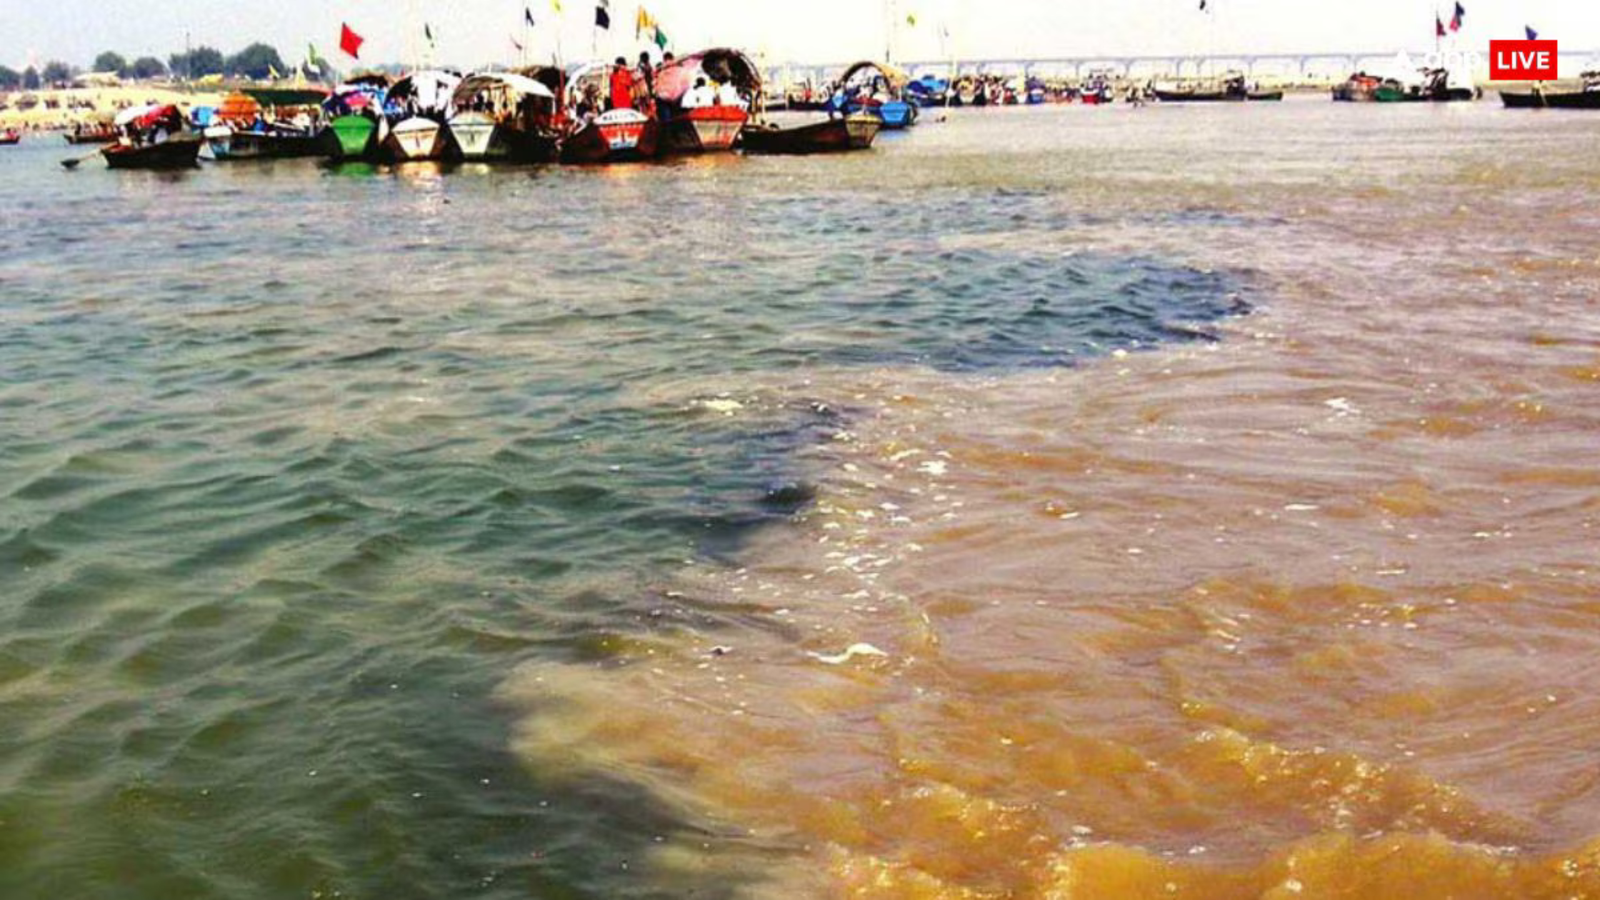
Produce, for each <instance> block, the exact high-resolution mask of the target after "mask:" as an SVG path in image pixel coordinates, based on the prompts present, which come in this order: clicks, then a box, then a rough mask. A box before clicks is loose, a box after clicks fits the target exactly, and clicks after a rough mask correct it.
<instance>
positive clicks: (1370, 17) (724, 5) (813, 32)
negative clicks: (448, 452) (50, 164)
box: [0, 0, 1600, 68]
mask: <svg viewBox="0 0 1600 900" xmlns="http://www.w3.org/2000/svg"><path fill="white" fill-rule="evenodd" d="M551 2H552V0H528V2H527V3H526V4H525V3H524V2H523V0H334V2H324V0H206V2H191V0H0V63H5V64H8V65H11V66H13V67H17V68H20V67H21V66H22V65H24V64H27V63H29V62H30V61H33V60H40V61H42V60H46V59H52V58H61V59H65V60H67V61H68V62H71V63H74V64H77V65H84V66H86V65H88V64H89V63H90V62H91V61H92V60H93V58H94V56H95V55H96V54H97V53H99V52H100V51H101V50H106V49H114V50H116V51H118V52H120V53H122V54H124V55H126V56H128V57H129V58H132V57H134V56H139V55H144V54H152V55H156V56H159V57H161V58H163V59H165V58H166V56H167V55H168V54H169V53H171V52H173V51H175V50H182V49H183V46H184V36H185V34H186V33H187V34H188V35H189V36H190V38H191V40H192V41H193V43H195V44H209V45H212V46H215V47H217V48H219V49H221V50H222V51H224V52H233V51H235V50H237V49H239V48H240V47H242V46H243V45H244V44H245V43H248V42H249V41H252V40H257V39H260V40H265V41H267V42H268V43H271V44H273V45H275V46H277V47H278V49H279V50H280V51H281V52H282V53H283V55H284V57H285V59H286V60H288V61H289V62H291V63H293V62H296V61H298V60H299V59H300V58H302V57H303V56H304V54H305V47H306V44H307V43H308V42H312V43H315V44H316V45H317V48H318V49H319V50H320V51H321V52H322V53H323V54H324V55H325V56H327V57H328V58H329V59H331V60H333V61H334V63H335V65H338V66H340V67H341V68H346V67H349V66H350V65H351V63H350V61H349V60H348V59H345V58H343V57H341V56H339V55H338V54H337V52H336V50H337V43H338V40H337V37H338V33H339V25H340V23H341V22H342V21H347V22H349V23H350V25H351V27H353V28H355V29H356V30H357V31H358V32H361V33H362V34H363V35H364V36H365V37H366V38H367V39H368V42H367V45H366V47H365V48H364V50H363V52H362V58H363V60H371V61H405V62H411V61H414V60H416V59H417V57H418V55H419V54H420V53H421V52H422V51H421V44H422V25H423V23H424V22H427V23H429V24H430V25H432V27H433V30H434V32H435V33H436V35H437V39H438V52H437V61H439V62H447V63H452V64H456V65H461V66H467V67H471V66H475V65H480V64H484V63H489V62H496V61H500V62H514V61H516V51H515V50H514V49H513V47H512V44H511V39H512V38H513V37H515V38H516V39H517V40H519V41H521V40H522V39H523V30H522V24H521V23H522V10H523V7H524V6H525V5H527V6H529V7H531V8H532V10H533V14H534V16H535V18H536V19H537V20H538V27H537V28H535V29H534V30H533V32H532V35H533V41H532V45H533V50H534V51H535V52H536V53H537V55H538V56H539V57H540V58H542V59H544V58H549V57H550V55H551V54H552V53H553V52H554V50H555V49H556V42H557V39H556V36H557V34H558V33H559V34H560V40H561V44H562V50H563V52H564V56H565V58H567V59H569V60H570V59H575V58H579V57H586V56H588V55H590V47H591V35H592V33H593V29H592V28H591V27H590V23H592V21H593V16H594V5H593V0H562V3H563V7H564V10H565V11H564V14H563V15H562V16H559V17H558V16H557V15H556V14H555V12H554V10H553V9H552V8H551ZM611 2H612V11H611V15H612V19H613V25H612V31H611V33H610V35H609V36H603V37H602V38H601V40H600V43H599V45H598V49H599V50H600V52H601V53H602V55H610V56H614V55H617V54H618V53H622V52H628V53H630V54H631V55H637V51H638V45H637V44H636V43H635V42H634V40H633V21H634V16H635V13H636V10H637V9H638V4H637V3H636V2H634V0H611ZM894 2H895V4H896V9H897V11H896V13H895V14H894V15H895V18H896V19H897V20H900V21H902V22H903V20H904V18H905V16H906V15H907V14H908V13H911V14H915V15H916V17H917V19H918V25H917V27H915V28H905V27H902V28H900V29H899V38H898V42H897V50H898V56H899V57H900V58H901V59H944V58H948V57H950V56H952V55H959V56H961V57H963V58H967V59H975V58H998V57H1006V56H1013V57H1015V56H1029V57H1039V56H1051V55H1076V54H1087V53H1105V54H1117V53H1128V54H1136V53H1180V52H1186V53H1193V52H1218V51H1229V52H1233V51H1241V50H1252V51H1257V52H1281V51H1289V52H1299V51H1311V50H1363V51H1365V50H1370V51H1374V52H1382V53H1392V52H1396V51H1399V50H1401V49H1406V48H1409V49H1413V50H1426V49H1431V47H1432V45H1433V16H1434V11H1435V9H1436V8H1437V9H1438V10H1439V11H1440V12H1441V13H1442V14H1443V15H1444V17H1445V18H1446V19H1447V20H1448V18H1449V10H1450V5H1451V3H1452V2H1453V0H1439V2H1438V5H1437V7H1436V6H1435V3H1434V2H1432V0H1210V5H1211V6H1212V8H1213V10H1214V12H1213V13H1211V14H1209V15H1208V14H1203V13H1201V12H1199V10H1198V8H1197V7H1198V5H1199V4H1198V0H1098V2H1081V3H1079V2H1063V0H894ZM1463 2H1464V3H1465V5H1466V7H1467V11H1468V15H1467V29H1466V31H1465V32H1463V35H1462V43H1463V46H1467V45H1468V44H1469V42H1470V43H1472V44H1478V45H1480V46H1481V45H1483V44H1486V42H1487V41H1488V40H1489V39H1490V38H1505V37H1521V36H1522V26H1523V25H1524V23H1531V24H1533V25H1534V27H1536V28H1538V29H1539V30H1540V32H1542V36H1544V37H1551V38H1557V39H1560V40H1561V41H1562V46H1563V49H1566V50H1578V49H1582V50H1590V49H1600V2H1596V0H1463ZM645 7H646V8H647V9H648V10H649V11H650V13H651V14H652V15H654V16H655V17H656V18H657V19H659V20H660V21H661V23H662V25H663V27H664V29H665V30H666V31H667V33H668V34H670V35H671V36H672V38H673V39H674V43H675V44H676V49H678V50H679V51H680V52H681V51H685V50H692V49H695V48H698V47H702V46H706V45H733V46H739V47H743V48H745V49H746V50H748V51H750V52H751V53H753V54H764V55H765V59H766V60H767V61H770V62H780V61H784V60H800V61H811V62H842V61H848V60H852V59H857V58H866V57H873V58H880V57H881V56H882V54H883V50H884V45H885V33H886V30H887V29H886V25H885V21H886V15H885V12H884V7H883V3H882V2H881V0H781V2H780V0H646V3H645ZM941 26H944V27H947V28H948V30H949V33H950V39H949V41H948V43H943V42H941V39H940V34H939V32H940V30H941Z"/></svg>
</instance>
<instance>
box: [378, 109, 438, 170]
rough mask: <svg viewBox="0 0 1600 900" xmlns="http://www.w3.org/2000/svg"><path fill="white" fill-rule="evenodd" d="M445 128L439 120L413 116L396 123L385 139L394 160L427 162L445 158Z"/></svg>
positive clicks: (386, 149) (389, 155) (385, 149)
mask: <svg viewBox="0 0 1600 900" xmlns="http://www.w3.org/2000/svg"><path fill="white" fill-rule="evenodd" d="M444 138H445V130H444V127H443V126H441V125H440V124H439V123H438V122H435V121H433V120H432V119H424V118H422V117H421V116H412V117H411V118H409V119H404V120H402V121H400V122H397V123H395V125H394V127H393V128H390V129H389V136H388V137H387V138H385V139H384V141H383V149H384V151H385V154H386V155H387V156H388V157H389V159H391V160H393V161H394V162H427V161H430V160H438V159H443V158H444V148H445V140H444Z"/></svg>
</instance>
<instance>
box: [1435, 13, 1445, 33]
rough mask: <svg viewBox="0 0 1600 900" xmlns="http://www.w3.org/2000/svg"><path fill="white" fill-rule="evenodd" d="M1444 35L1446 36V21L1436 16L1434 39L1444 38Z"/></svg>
mask: <svg viewBox="0 0 1600 900" xmlns="http://www.w3.org/2000/svg"><path fill="white" fill-rule="evenodd" d="M1444 35H1445V31H1444V20H1443V19H1441V18H1439V17H1438V16H1434V17H1433V36H1434V37H1444Z"/></svg>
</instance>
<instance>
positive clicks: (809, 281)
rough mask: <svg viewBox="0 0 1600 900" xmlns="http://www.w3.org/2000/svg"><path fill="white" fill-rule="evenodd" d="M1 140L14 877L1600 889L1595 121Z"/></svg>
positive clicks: (33, 880) (115, 888) (1218, 113)
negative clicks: (576, 156) (485, 149)
mask: <svg viewBox="0 0 1600 900" xmlns="http://www.w3.org/2000/svg"><path fill="white" fill-rule="evenodd" d="M932 118H933V119H935V120H934V121H928V122H926V123H925V124H924V125H922V126H919V128H918V129H916V130H915V131H914V132H913V133H909V134H904V135H885V136H884V138H883V139H882V140H881V142H880V145H879V147H878V148H877V149H876V150H875V151H874V152H872V153H870V154H861V155H853V156H849V157H842V158H833V159H824V158H819V159H793V160H786V159H749V160H744V159H738V158H720V159H703V160H690V161H684V162H677V163H671V164H664V165H657V166H643V167H622V168H611V169H600V170H571V169H554V168H549V169H514V170H491V169H486V168H474V167H463V168H458V169H453V170H448V171H441V170H439V169H436V168H433V167H409V168H400V169H396V170H391V169H387V168H377V169H373V168H367V167H348V166H347V167H344V168H339V169H327V168H323V167H320V166H318V165H316V164H314V163H310V162H303V161H294V162H284V163H279V164H267V165H261V166H253V165H248V164H235V165H228V166H212V167H208V168H206V169H204V170H201V171H196V172H192V173H184V174H177V175H160V174H147V173H111V172H107V171H103V170H102V169H101V168H100V167H99V164H98V163H97V162H91V163H88V164H85V166H84V167H83V168H82V169H80V170H79V171H76V172H71V173H68V172H64V171H62V170H61V169H60V168H59V167H58V166H57V165H56V162H57V161H58V159H60V158H62V157H65V156H69V155H72V153H71V151H72V150H74V149H77V148H68V147H66V146H65V145H60V146H57V145H56V144H54V143H47V142H46V141H44V139H31V140H30V141H29V142H28V143H25V144H24V145H22V146H21V147H18V148H7V149H5V150H0V498H3V502H0V572H3V573H4V576H5V577H4V579H3V587H0V722H3V723H4V727H3V728H0V896H5V897H13V896H15V897H19V898H20V897H29V898H32V897H74V898H101V897H103V898H119V900H121V898H171V897H180V896H181V897H194V898H205V897H216V898H224V897H226V898H279V897H320V898H332V897H347V898H379V897H382V898H400V897H404V898H410V897H418V898H429V897H439V898H445V897H448V898H460V897H485V898H526V897H535V898H557V897H561V898H567V897H581V898H590V897H592V898H623V897H639V898H644V897H651V898H654V897H684V896H698V897H720V898H745V897H750V898H767V897H835V896H856V897H872V898H913V897H915V898H969V897H971V898H990V897H994V898H1000V897H1015V898H1041V900H1042V898H1084V897H1107V896H1116V897H1172V896H1178V897H1218V898H1221V897H1276V898H1285V897H1307V896H1309V897H1373V898H1380V897H1396V896H1454V897H1485V898H1489V897H1506V896H1518V897H1552V898H1555V897H1572V896H1596V895H1600V827H1597V826H1596V824H1595V823H1596V822H1597V821H1600V758H1597V757H1596V755H1595V749H1594V748H1595V747H1596V745H1597V742H1600V724H1597V723H1600V700H1597V699H1596V690H1595V689H1596V687H1597V686H1600V653H1597V650H1600V638H1597V636H1596V631H1595V627H1594V626H1595V624H1596V621H1597V618H1600V595H1597V579H1596V576H1595V569H1594V567H1595V566H1596V565H1597V564H1600V557H1597V555H1596V550H1597V540H1596V539H1597V537H1600V535H1597V534H1596V529H1595V520H1596V519H1597V518H1600V441H1597V440H1596V434H1597V427H1600V394H1597V388H1600V319H1597V318H1596V305H1595V304H1596V300H1595V298H1596V288H1597V287H1600V250H1597V244H1596V242H1595V239H1594V236H1595V234H1596V233H1597V229H1600V213H1597V212H1596V211H1595V208H1594V206H1593V203H1592V200H1593V197H1594V196H1595V193H1596V189H1597V188H1600V174H1597V171H1596V168H1595V166H1594V163H1593V149H1594V146H1595V141H1596V137H1597V135H1600V120H1594V119H1590V118H1585V117H1582V116H1567V115H1557V114H1520V113H1515V112H1510V111H1506V110H1502V109H1500V108H1499V107H1498V105H1497V104H1493V103H1480V104H1471V105H1459V106H1451V107H1437V108H1435V107H1428V108H1421V107H1382V108H1380V107H1370V106H1342V105H1334V104H1329V103H1326V102H1323V101H1321V100H1320V99H1317V100H1311V99H1304V100H1291V101H1290V102H1287V103H1284V104H1281V105H1275V106H1253V105H1252V106H1248V107H1246V106H1237V107H1235V106H1228V107H1222V108H1200V107H1193V108H1181V107H1166V108H1148V109H1142V110H1136V109H1130V108H1123V107H1116V108H1109V109H1084V108H1069V109H1011V110H990V111H955V112H953V113H951V114H950V115H949V116H948V118H947V120H945V121H937V119H939V118H940V117H937V116H935V117H932Z"/></svg>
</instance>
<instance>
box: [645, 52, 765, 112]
mask: <svg viewBox="0 0 1600 900" xmlns="http://www.w3.org/2000/svg"><path fill="white" fill-rule="evenodd" d="M702 73H703V74H704V75H705V76H706V77H707V78H709V79H711V80H712V81H715V82H717V83H718V84H732V85H733V87H734V89H735V90H737V91H738V92H739V93H740V94H741V95H742V96H744V97H745V98H747V99H754V98H756V97H759V96H760V95H761V71H760V70H759V69H757V68H756V65H755V63H753V62H751V61H750V57H748V56H745V55H744V53H742V52H740V51H738V50H733V49H729V48H726V47H719V48H715V49H712V50H702V51H700V52H699V53H691V54H689V55H688V56H685V57H683V58H682V59H677V60H673V61H672V62H670V63H668V64H666V65H664V66H662V67H661V68H660V69H658V70H657V71H656V98H657V99H660V100H665V101H667V102H669V103H682V102H683V95H684V94H687V93H689V89H690V88H692V87H694V82H695V79H696V78H698V77H699V76H700V75H701V74H702Z"/></svg>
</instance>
